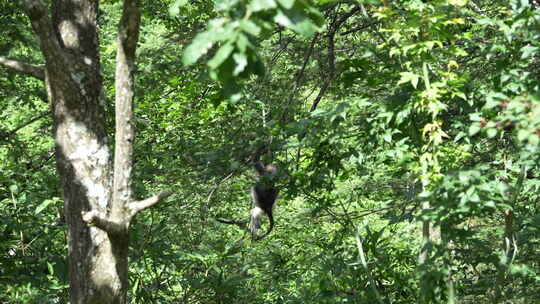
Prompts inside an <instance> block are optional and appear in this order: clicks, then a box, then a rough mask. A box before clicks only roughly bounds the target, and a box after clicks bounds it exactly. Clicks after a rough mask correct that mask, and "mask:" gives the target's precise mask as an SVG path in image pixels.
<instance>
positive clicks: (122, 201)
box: [112, 0, 170, 215]
mask: <svg viewBox="0 0 540 304" xmlns="http://www.w3.org/2000/svg"><path fill="white" fill-rule="evenodd" d="M140 21H141V12H140V9H139V1H138V0H125V1H124V7H123V11H122V18H121V20H120V24H119V27H118V48H117V51H116V74H115V88H116V96H115V101H116V103H115V111H116V126H115V128H116V133H115V151H114V186H113V205H112V213H113V214H114V215H117V214H121V213H122V212H123V209H124V207H126V206H127V205H128V204H130V200H131V177H132V171H133V143H134V140H135V127H134V119H133V99H134V96H135V77H134V70H135V50H136V48H137V41H138V39H139V27H140ZM169 195H170V194H169ZM146 201H147V200H145V201H143V202H146ZM139 203H140V202H139ZM135 206H137V205H135ZM141 208H146V207H143V206H141ZM140 210H141V209H138V210H135V213H136V212H138V211H140Z"/></svg>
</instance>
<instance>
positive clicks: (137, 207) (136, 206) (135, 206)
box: [128, 190, 174, 217]
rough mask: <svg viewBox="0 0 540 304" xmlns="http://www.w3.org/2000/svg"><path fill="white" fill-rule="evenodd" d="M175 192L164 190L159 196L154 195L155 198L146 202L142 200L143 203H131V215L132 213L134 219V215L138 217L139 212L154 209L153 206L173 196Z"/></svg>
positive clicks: (129, 207)
mask: <svg viewBox="0 0 540 304" xmlns="http://www.w3.org/2000/svg"><path fill="white" fill-rule="evenodd" d="M173 193H174V192H173V191H172V190H163V191H161V192H159V193H158V194H156V195H154V196H151V197H149V198H147V199H145V200H142V201H136V202H131V203H130V204H129V205H128V209H129V213H130V216H131V217H133V216H134V215H136V214H137V213H138V212H140V211H142V210H144V209H146V208H149V207H152V206H153V205H155V204H157V203H159V202H160V201H162V200H164V199H166V198H167V197H169V196H171V195H172V194H173Z"/></svg>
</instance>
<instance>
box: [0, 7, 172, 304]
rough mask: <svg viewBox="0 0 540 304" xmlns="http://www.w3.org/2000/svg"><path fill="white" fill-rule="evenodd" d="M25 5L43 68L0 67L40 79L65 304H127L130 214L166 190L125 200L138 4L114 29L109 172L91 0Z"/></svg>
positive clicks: (163, 195)
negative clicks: (61, 223) (49, 122)
mask: <svg viewBox="0 0 540 304" xmlns="http://www.w3.org/2000/svg"><path fill="white" fill-rule="evenodd" d="M25 9H26V14H27V15H28V17H29V18H30V21H31V23H32V28H33V29H34V32H35V33H36V35H37V36H38V38H39V42H40V47H41V51H42V53H43V55H44V58H45V67H44V68H42V67H38V66H32V65H29V64H26V63H20V62H16V61H14V60H10V59H6V58H0V64H1V65H3V66H5V67H8V68H11V69H12V70H15V71H18V72H21V73H23V74H26V75H29V76H33V77H35V78H37V79H42V80H43V79H44V80H45V85H46V89H47V94H48V98H49V100H50V102H51V106H52V112H53V117H54V137H55V142H56V162H57V169H58V173H59V174H60V180H61V187H62V190H63V197H64V212H65V218H66V223H67V226H68V252H69V261H70V263H69V276H70V303H72V304H75V303H99V304H103V303H126V295H127V289H128V277H127V274H128V260H127V258H128V245H129V224H130V222H131V219H132V218H133V217H134V216H135V215H136V214H137V213H138V212H139V211H141V210H143V209H146V208H148V207H150V206H152V205H154V204H156V203H157V202H159V201H160V200H162V199H164V198H166V197H168V196H169V195H171V194H172V192H170V191H162V192H160V193H159V194H157V195H154V196H153V197H150V198H148V199H146V200H143V201H139V202H133V201H131V200H132V195H131V193H132V191H131V175H132V174H131V172H132V152H133V141H134V137H135V132H134V128H133V125H132V124H133V97H134V77H133V70H134V59H135V49H136V45H137V39H138V33H139V24H140V12H139V8H138V1H137V0H125V1H124V10H123V14H122V19H121V21H120V26H119V32H118V52H117V70H116V93H117V95H116V103H115V106H116V117H117V119H116V142H115V144H116V148H115V157H114V159H115V172H114V177H113V176H112V174H111V169H112V168H111V153H110V150H109V146H108V141H107V134H106V128H105V107H104V105H105V100H104V98H103V96H104V95H103V93H102V90H103V85H102V77H101V68H100V58H99V39H98V31H97V11H98V0H53V1H52V6H51V11H50V12H49V9H48V8H47V7H46V5H45V4H44V3H43V2H42V0H25Z"/></svg>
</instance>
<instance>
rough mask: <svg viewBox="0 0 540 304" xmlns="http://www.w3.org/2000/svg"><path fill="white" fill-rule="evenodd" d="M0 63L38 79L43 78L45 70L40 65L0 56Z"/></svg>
mask: <svg viewBox="0 0 540 304" xmlns="http://www.w3.org/2000/svg"><path fill="white" fill-rule="evenodd" d="M0 65H1V66H4V67H6V68H8V69H11V70H13V71H16V72H19V73H21V74H24V75H27V76H32V77H34V78H37V79H39V80H45V70H44V69H43V67H41V66H36V65H32V64H28V63H25V62H21V61H18V60H13V59H8V58H5V57H1V56H0Z"/></svg>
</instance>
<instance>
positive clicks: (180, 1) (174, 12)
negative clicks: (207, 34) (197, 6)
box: [169, 0, 188, 16]
mask: <svg viewBox="0 0 540 304" xmlns="http://www.w3.org/2000/svg"><path fill="white" fill-rule="evenodd" d="M187 3H188V0H176V1H174V2H173V3H172V4H171V6H170V7H169V14H170V15H171V16H178V14H180V8H181V7H182V6H184V5H186V4H187Z"/></svg>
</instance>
